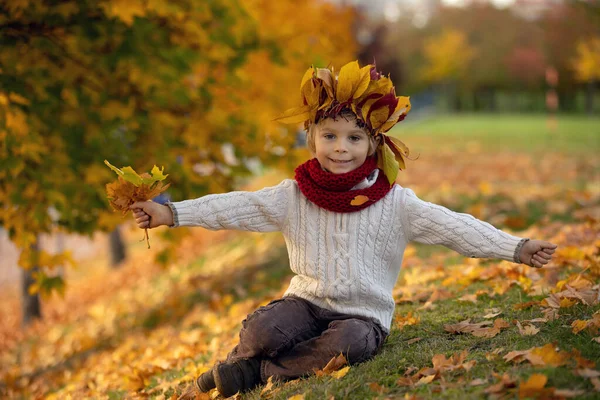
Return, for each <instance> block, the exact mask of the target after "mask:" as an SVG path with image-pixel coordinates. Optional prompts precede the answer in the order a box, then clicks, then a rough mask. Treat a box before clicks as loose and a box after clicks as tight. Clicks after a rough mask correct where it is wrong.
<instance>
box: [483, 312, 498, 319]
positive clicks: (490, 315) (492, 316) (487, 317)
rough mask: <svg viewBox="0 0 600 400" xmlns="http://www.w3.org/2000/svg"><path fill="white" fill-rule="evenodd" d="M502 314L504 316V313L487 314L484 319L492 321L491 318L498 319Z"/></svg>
mask: <svg viewBox="0 0 600 400" xmlns="http://www.w3.org/2000/svg"><path fill="white" fill-rule="evenodd" d="M500 314H502V311H499V312H495V313H490V314H485V315H484V316H483V318H486V319H490V318H494V317H497V316H498V315H500Z"/></svg>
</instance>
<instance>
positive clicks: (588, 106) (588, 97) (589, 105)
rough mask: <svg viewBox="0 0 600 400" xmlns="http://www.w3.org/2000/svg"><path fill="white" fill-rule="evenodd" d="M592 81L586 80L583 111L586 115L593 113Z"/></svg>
mask: <svg viewBox="0 0 600 400" xmlns="http://www.w3.org/2000/svg"><path fill="white" fill-rule="evenodd" d="M594 83H595V82H594V81H592V80H590V81H588V84H587V87H586V91H585V112H586V113H587V114H588V115H592V114H593V113H594V89H595V87H594V86H595V85H594Z"/></svg>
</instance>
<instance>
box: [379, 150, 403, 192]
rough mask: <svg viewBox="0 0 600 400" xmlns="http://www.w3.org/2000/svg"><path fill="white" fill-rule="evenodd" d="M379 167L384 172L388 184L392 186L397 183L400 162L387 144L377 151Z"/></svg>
mask: <svg viewBox="0 0 600 400" xmlns="http://www.w3.org/2000/svg"><path fill="white" fill-rule="evenodd" d="M377 166H378V167H379V168H380V169H381V170H383V173H384V174H385V176H386V178H387V179H388V182H389V184H390V186H391V185H393V184H394V182H396V178H397V177H398V169H399V167H400V166H399V165H398V161H396V157H395V156H394V152H392V149H390V147H389V146H388V145H387V144H384V145H382V146H379V148H378V149H377Z"/></svg>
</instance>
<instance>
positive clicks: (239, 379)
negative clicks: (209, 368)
mask: <svg viewBox="0 0 600 400" xmlns="http://www.w3.org/2000/svg"><path fill="white" fill-rule="evenodd" d="M213 376H214V379H215V383H216V385H217V389H218V390H219V393H221V395H223V397H231V396H233V395H234V394H236V393H237V392H245V391H248V390H251V389H254V388H255V387H256V386H257V385H258V384H259V383H260V360H257V359H255V358H248V359H245V360H238V361H234V362H232V363H223V364H217V365H215V366H214V368H213Z"/></svg>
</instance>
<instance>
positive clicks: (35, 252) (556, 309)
mask: <svg viewBox="0 0 600 400" xmlns="http://www.w3.org/2000/svg"><path fill="white" fill-rule="evenodd" d="M0 41H1V42H0V43H1V44H2V47H1V48H2V51H1V52H0V138H1V141H0V146H1V147H0V165H1V167H0V206H1V207H0V222H1V224H2V230H1V231H0V296H1V302H0V321H1V324H0V325H1V327H0V361H1V364H0V379H1V380H0V394H3V395H6V396H8V397H14V398H30V397H33V398H44V397H47V398H66V397H68V396H72V398H90V397H91V398H130V397H157V398H159V397H162V398H169V397H171V396H173V395H175V394H176V393H180V392H181V390H182V388H183V387H184V386H185V384H186V383H187V382H189V380H190V379H191V378H192V377H193V376H194V375H197V374H198V373H200V372H202V371H203V370H205V369H206V368H208V367H209V366H210V365H211V363H212V362H214V361H215V360H216V359H219V358H222V357H223V356H224V354H226V352H227V350H228V349H230V348H231V347H232V346H233V345H234V343H235V341H236V333H237V330H238V329H239V324H240V321H241V320H242V319H243V318H244V316H245V315H246V314H247V313H249V312H251V311H252V310H253V309H255V308H256V307H257V306H259V305H260V304H264V303H265V302H268V301H269V300H270V299H272V298H274V297H276V296H278V295H281V294H282V293H283V291H284V290H285V287H286V282H287V281H288V280H289V271H288V270H287V255H286V253H285V248H284V245H283V240H282V239H281V238H280V237H279V236H278V235H271V234H269V235H258V234H244V233H232V232H217V233H214V232H207V231H204V230H202V229H196V230H186V229H177V230H169V229H157V230H152V231H150V242H151V244H152V248H151V249H150V250H148V249H147V248H146V244H145V243H142V242H140V241H139V239H141V238H142V236H143V231H141V230H138V229H136V228H134V227H133V224H132V221H131V217H130V216H129V217H128V218H127V217H126V218H123V217H122V216H120V215H119V214H118V213H115V212H113V211H112V210H111V209H110V207H109V205H108V201H107V199H106V192H105V184H107V183H109V182H111V181H113V180H114V179H115V178H116V175H115V174H114V173H113V172H112V171H111V170H110V169H108V168H107V167H106V166H105V165H104V163H103V161H104V160H105V159H107V160H109V161H110V162H111V163H112V164H114V165H116V166H119V167H120V166H127V165H130V166H132V167H134V168H135V169H136V170H137V171H140V172H142V171H150V169H151V168H152V167H153V166H154V165H158V166H160V167H164V168H165V173H167V174H169V177H168V178H167V180H168V181H169V182H170V183H171V187H170V188H169V190H168V191H167V192H166V194H165V195H164V196H162V197H161V198H160V199H157V200H158V201H164V200H165V199H166V198H170V199H172V200H174V201H177V200H183V199H186V198H192V197H198V196H201V195H204V194H207V193H220V192H224V191H228V190H232V189H249V190H254V189H258V188H260V187H263V186H265V185H272V184H276V183H277V182H278V181H279V180H281V179H282V178H285V177H290V176H292V174H293V168H294V167H295V166H296V165H298V164H299V163H300V162H301V161H302V160H303V159H305V158H306V157H307V156H308V153H307V151H306V149H305V148H304V140H303V133H302V131H301V129H300V127H295V126H282V125H278V124H275V123H273V121H272V120H273V118H274V117H276V116H278V115H279V114H280V113H281V112H282V111H283V110H285V109H287V108H289V107H292V106H295V105H298V102H299V101H300V99H299V91H298V87H299V83H300V77H301V76H302V74H303V73H304V71H305V70H306V69H307V68H308V67H309V66H310V65H315V66H318V67H326V66H329V65H333V66H334V67H335V68H336V69H337V70H339V68H340V67H341V66H342V65H343V64H345V63H346V62H348V61H350V60H355V59H357V60H359V62H360V63H361V65H362V64H366V63H372V62H373V61H375V62H376V65H377V68H378V70H381V71H383V72H384V73H386V74H387V73H389V74H390V76H391V78H392V80H393V82H394V83H395V85H396V93H397V94H398V95H407V96H410V97H411V103H412V110H411V112H410V113H409V115H408V117H407V118H406V119H405V120H404V121H403V122H402V123H400V124H398V126H397V128H395V129H394V130H393V131H392V134H394V135H395V136H397V137H399V138H400V139H401V140H403V141H404V142H405V143H406V144H407V145H408V146H409V148H410V149H411V154H412V155H414V156H415V157H416V160H415V161H412V162H409V163H408V167H407V169H406V170H405V171H402V172H401V174H400V176H399V178H398V183H400V184H401V185H404V186H408V187H411V188H412V189H413V190H415V192H416V193H417V194H418V195H419V196H420V197H421V198H423V199H425V200H428V201H432V202H435V203H438V204H442V205H444V206H447V207H449V208H451V209H453V210H456V211H461V212H468V213H470V214H472V215H474V216H476V217H478V218H481V219H483V220H486V221H488V222H490V223H492V224H494V225H495V226H497V227H499V228H501V229H505V230H508V231H511V232H513V233H515V234H517V235H520V236H524V237H536V238H543V239H546V240H551V241H554V242H556V243H558V244H559V246H560V249H559V252H558V254H557V259H556V261H555V262H554V263H553V265H552V266H551V267H550V268H546V269H544V270H542V271H534V270H530V269H528V268H526V267H522V266H515V265H511V264H510V263H506V262H498V261H497V260H495V261H480V260H467V259H464V258H463V257H461V256H460V255H457V254H455V253H452V252H449V251H447V250H445V249H444V248H441V247H439V248H438V247H436V246H434V247H424V246H411V247H409V249H408V250H407V254H406V257H405V261H404V269H403V272H402V275H401V277H400V279H399V281H398V285H397V287H396V290H395V297H396V300H397V303H398V309H397V316H396V320H395V323H394V326H393V330H392V335H391V337H390V340H389V341H388V344H387V345H386V347H385V348H384V354H383V355H381V356H379V357H378V358H376V360H374V361H372V362H370V363H366V364H365V365H363V366H358V367H354V366H352V367H351V368H350V370H349V371H350V372H348V375H346V376H344V377H341V376H339V375H338V376H337V377H335V376H334V377H331V376H329V375H327V374H326V375H325V376H323V377H318V378H312V379H310V380H307V381H303V382H299V383H298V382H296V383H293V384H288V385H285V386H282V387H275V388H273V389H271V388H270V389H269V390H267V391H266V392H264V393H263V394H262V395H261V394H260V390H259V391H255V392H253V393H252V394H250V395H248V397H249V398H255V397H259V396H262V397H274V398H288V397H291V396H293V395H297V396H303V395H304V396H305V397H306V398H307V399H308V398H329V397H330V396H333V397H334V398H370V397H372V398H387V397H390V398H398V397H399V398H405V397H406V398H431V397H439V396H446V397H448V398H464V397H461V396H465V393H467V396H472V397H474V398H478V397H483V396H509V397H510V396H513V397H515V396H517V397H544V396H546V397H545V398H548V397H552V396H554V397H555V398H565V397H581V398H585V397H589V398H592V397H591V396H594V393H595V394H596V395H597V392H598V391H599V390H600V382H599V381H598V376H599V375H600V373H599V372H598V371H597V370H598V367H597V366H596V365H595V363H594V361H593V360H598V359H599V358H600V343H599V341H600V339H598V328H599V327H600V315H599V313H598V309H599V306H598V293H599V287H598V277H599V276H600V264H599V257H600V250H599V243H600V242H599V240H600V235H599V232H600V229H599V227H600V225H599V221H600V159H599V157H598V153H599V152H600V118H599V117H598V115H599V112H600V94H598V87H599V81H600V8H599V6H598V5H597V3H596V2H594V1H560V0H547V1H541V0H540V1H537V0H536V1H528V0H523V1H519V0H517V1H509V0H503V1H501V0H497V1H437V0H427V1H416V0H415V1H400V0H398V1H392V0H388V1H318V0H310V1H309V0H306V1H287V0H281V1H278V2H266V1H259V0H249V1H235V0H225V1H195V0H182V1H178V2H166V1H158V0H148V1H141V0H134V1H120V0H106V1H34V0H22V1H11V2H7V3H5V4H2V5H0ZM490 310H492V311H493V312H492V311H490ZM498 312H500V313H502V314H497V313H498ZM489 315H495V316H494V317H488V318H484V316H489ZM498 315H500V317H497V316H498ZM40 317H41V318H40ZM469 318H470V319H473V320H478V321H479V323H482V321H483V322H485V321H487V320H489V321H490V323H491V321H492V319H493V318H496V319H495V320H493V326H492V328H493V329H495V330H492V331H483V332H484V333H481V332H482V331H480V330H477V329H492V328H490V323H483V325H480V326H478V327H473V328H472V329H471V330H470V331H469V330H468V329H467V330H463V331H460V330H459V332H462V333H463V334H461V335H457V329H456V327H454V328H453V327H452V326H451V325H452V324H457V323H459V322H461V321H464V320H467V319H469ZM502 318H503V319H502ZM497 321H499V322H497ZM525 321H528V322H525ZM531 321H533V322H531ZM517 322H519V323H518V324H517ZM449 324H450V325H449ZM505 324H506V325H507V326H504V325H505ZM448 326H450V327H449V328H448ZM523 326H525V327H523ZM463 328H464V327H463ZM548 344H550V347H544V345H548ZM557 344H558V345H559V347H557ZM553 345H554V347H553ZM534 348H535V349H538V350H535V351H534V350H531V349H534ZM540 349H541V350H540ZM517 350H518V351H522V352H526V351H527V350H531V352H533V353H535V354H537V353H543V355H545V357H546V358H544V357H542V360H543V361H540V359H539V357H538V358H535V357H529V358H527V359H526V360H525V359H523V358H522V357H521V358H518V357H516V356H515V357H510V356H508V355H509V354H510V352H511V351H517ZM465 351H466V353H464V352H465ZM536 351H537V353H536ZM533 353H532V354H533ZM440 354H443V355H444V357H445V356H448V357H450V356H453V355H454V357H453V358H450V359H448V360H451V361H448V360H446V359H444V362H440V357H437V358H436V355H438V356H439V355H440ZM521 356H522V355H521ZM515 360H516V361H515ZM532 360H534V361H532ZM574 360H575V361H574ZM517 362H520V363H517ZM432 364H433V367H432ZM337 378H341V379H337ZM561 390H562V391H561ZM453 396H454V397H453Z"/></svg>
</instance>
